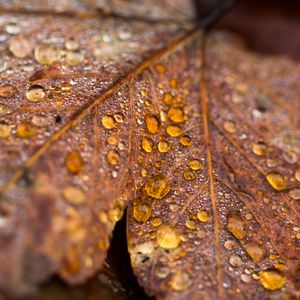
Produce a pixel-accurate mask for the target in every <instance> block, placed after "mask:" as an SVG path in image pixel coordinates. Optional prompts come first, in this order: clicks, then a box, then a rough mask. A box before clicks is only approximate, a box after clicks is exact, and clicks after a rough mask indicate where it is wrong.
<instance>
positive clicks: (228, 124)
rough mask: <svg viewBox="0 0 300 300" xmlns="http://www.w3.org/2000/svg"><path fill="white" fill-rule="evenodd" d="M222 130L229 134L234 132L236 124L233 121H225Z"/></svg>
mask: <svg viewBox="0 0 300 300" xmlns="http://www.w3.org/2000/svg"><path fill="white" fill-rule="evenodd" d="M224 129H225V130H226V131H227V132H229V133H235V132H236V124H235V122H233V121H225V122H224Z"/></svg>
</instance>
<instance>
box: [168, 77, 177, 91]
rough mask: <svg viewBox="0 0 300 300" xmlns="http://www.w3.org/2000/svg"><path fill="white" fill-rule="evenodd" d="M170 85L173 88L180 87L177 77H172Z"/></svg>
mask: <svg viewBox="0 0 300 300" xmlns="http://www.w3.org/2000/svg"><path fill="white" fill-rule="evenodd" d="M170 87H171V88H173V89H177V87H178V82H177V80H176V79H175V78H173V79H171V80H170Z"/></svg>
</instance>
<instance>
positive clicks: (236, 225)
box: [226, 213, 246, 240]
mask: <svg viewBox="0 0 300 300" xmlns="http://www.w3.org/2000/svg"><path fill="white" fill-rule="evenodd" d="M226 228H227V229H228V231H229V232H231V233H232V234H233V235H234V236H235V237H236V238H237V239H238V240H242V239H243V238H245V237H246V225H245V222H244V221H243V220H242V218H241V217H240V215H239V214H237V213H234V214H231V215H229V217H228V219H227V226H226Z"/></svg>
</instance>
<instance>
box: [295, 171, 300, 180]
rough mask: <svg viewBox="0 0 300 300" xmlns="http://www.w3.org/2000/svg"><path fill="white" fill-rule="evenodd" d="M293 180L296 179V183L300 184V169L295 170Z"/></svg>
mask: <svg viewBox="0 0 300 300" xmlns="http://www.w3.org/2000/svg"><path fill="white" fill-rule="evenodd" d="M295 178H296V180H297V181H299V182H300V168H299V169H297V170H296V172H295Z"/></svg>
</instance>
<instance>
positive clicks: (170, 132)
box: [167, 125, 182, 137]
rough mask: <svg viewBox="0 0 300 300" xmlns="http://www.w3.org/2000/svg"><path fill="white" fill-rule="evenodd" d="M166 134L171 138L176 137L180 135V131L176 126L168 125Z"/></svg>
mask: <svg viewBox="0 0 300 300" xmlns="http://www.w3.org/2000/svg"><path fill="white" fill-rule="evenodd" d="M167 133H168V135H170V136H171V137H177V136H180V135H181V133H182V130H181V128H180V127H179V126H178V125H169V126H168V127H167Z"/></svg>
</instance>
